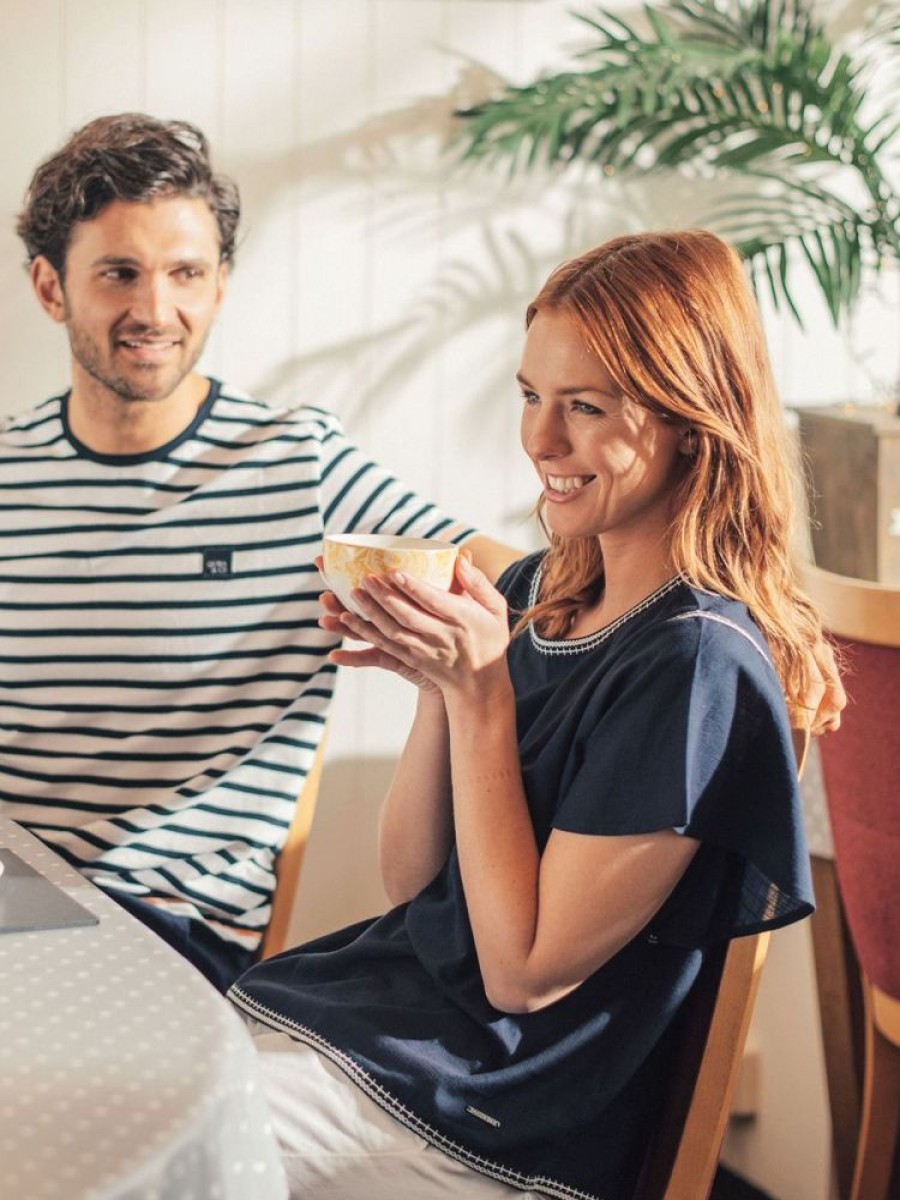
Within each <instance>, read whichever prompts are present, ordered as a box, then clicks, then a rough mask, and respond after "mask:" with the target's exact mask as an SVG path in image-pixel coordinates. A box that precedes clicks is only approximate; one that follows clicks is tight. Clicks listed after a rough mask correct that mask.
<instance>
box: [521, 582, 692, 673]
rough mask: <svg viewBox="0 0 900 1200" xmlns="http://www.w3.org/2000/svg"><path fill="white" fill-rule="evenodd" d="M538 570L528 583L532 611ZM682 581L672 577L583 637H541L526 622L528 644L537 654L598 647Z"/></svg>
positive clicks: (537, 592) (536, 590) (566, 652)
mask: <svg viewBox="0 0 900 1200" xmlns="http://www.w3.org/2000/svg"><path fill="white" fill-rule="evenodd" d="M541 574H542V572H541V568H540V567H538V569H537V570H536V571H535V573H534V578H533V579H532V581H531V589H530V591H529V595H528V607H529V608H532V607H533V606H534V605H535V604H537V599H538V595H539V594H540V589H541ZM683 582H684V580H683V579H682V577H681V576H680V575H675V576H673V577H672V578H671V579H669V580H667V581H666V582H665V583H664V584H663V585H662V586H661V587H658V588H657V589H656V591H655V592H652V593H651V594H650V595H649V596H646V597H645V598H644V599H643V600H641V601H640V602H639V603H637V604H635V605H634V607H633V608H629V610H628V611H627V612H624V613H622V615H621V616H620V617H616V619H615V621H611V622H610V624H609V625H604V626H603V628H602V629H598V630H597V631H596V633H587V634H585V635H584V637H579V638H544V637H541V635H540V634H539V633H538V631H537V630H536V629H535V627H534V621H529V623H528V632H529V634H530V635H531V644H532V645H533V646H534V648H535V649H536V650H539V651H540V652H541V654H583V653H584V651H585V650H593V649H594V647H595V646H599V645H600V644H601V643H602V642H605V641H606V639H607V638H609V637H612V635H613V634H614V633H616V632H617V630H619V629H621V628H622V626H623V625H625V624H627V622H628V621H630V620H631V619H632V617H637V616H639V615H640V614H641V613H642V612H646V611H647V609H648V608H650V607H651V606H652V605H654V604H655V603H656V602H657V600H661V599H662V597H663V596H667V595H668V594H669V592H671V591H674V589H675V588H677V587H678V586H679V584H681V583H683Z"/></svg>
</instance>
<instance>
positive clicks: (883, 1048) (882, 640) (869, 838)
mask: <svg viewBox="0 0 900 1200" xmlns="http://www.w3.org/2000/svg"><path fill="white" fill-rule="evenodd" d="M804 581H805V583H806V586H807V589H808V590H809V592H810V594H811V595H812V596H813V598H814V599H815V600H816V601H817V602H818V604H819V605H820V606H821V608H822V611H823V613H824V616H825V625H826V628H827V629H828V630H829V632H830V633H831V634H832V635H833V637H834V640H835V642H836V644H837V646H838V647H839V650H840V653H841V654H842V655H843V657H844V666H845V674H844V686H845V688H846V690H847V695H848V705H847V708H846V709H845V711H844V713H843V716H842V721H841V728H840V729H839V730H838V731H837V732H836V733H833V734H829V735H827V736H826V737H824V738H822V741H821V744H820V755H821V761H822V774H823V779H824V783H825V790H826V793H827V799H828V809H829V815H830V818H831V825H832V833H833V838H834V856H835V866H836V869H837V878H838V884H839V890H840V895H841V899H842V901H843V906H844V910H845V913H846V917H847V923H848V925H849V930H850V936H851V938H852V941H853V945H854V948H855V950H856V954H857V958H858V960H859V964H860V968H861V972H862V991H863V1002H864V1017H863V1020H864V1037H865V1061H864V1066H863V1092H862V1114H861V1119H860V1128H859V1139H858V1142H857V1150H856V1161H855V1167H854V1172H853V1181H852V1188H851V1198H852V1200H887V1198H888V1197H889V1196H890V1195H891V1194H892V1193H891V1191H890V1189H891V1187H892V1184H891V1171H892V1164H893V1159H894V1154H895V1150H896V1144H897V1133H898V1125H900V590H897V589H892V588H888V587H884V586H882V585H879V584H875V583H870V582H867V581H864V580H857V579H847V578H845V577H843V576H838V575H833V574H831V573H830V572H826V571H821V570H819V569H817V568H809V569H808V570H807V572H806V575H805V580H804ZM895 1186H896V1177H895ZM894 1194H896V1193H894Z"/></svg>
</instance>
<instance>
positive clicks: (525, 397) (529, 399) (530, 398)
mask: <svg viewBox="0 0 900 1200" xmlns="http://www.w3.org/2000/svg"><path fill="white" fill-rule="evenodd" d="M522 402H523V403H524V404H529V405H532V404H539V403H540V397H539V396H538V394H537V392H528V391H525V389H524V388H523V390H522Z"/></svg>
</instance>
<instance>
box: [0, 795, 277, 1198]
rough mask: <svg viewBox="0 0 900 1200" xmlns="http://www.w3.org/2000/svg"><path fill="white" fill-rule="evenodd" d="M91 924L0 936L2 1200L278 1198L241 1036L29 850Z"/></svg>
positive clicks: (67, 874)
mask: <svg viewBox="0 0 900 1200" xmlns="http://www.w3.org/2000/svg"><path fill="white" fill-rule="evenodd" d="M0 846H5V847H8V848H9V849H11V850H13V851H14V852H15V853H16V854H18V855H19V856H20V857H21V858H22V859H24V860H25V861H26V862H28V863H29V864H30V865H31V866H33V867H34V868H35V869H36V870H38V871H40V872H41V874H42V875H45V876H46V877H47V878H48V879H50V880H51V881H52V882H53V883H55V884H58V885H59V886H61V887H63V889H64V890H65V891H67V892H68V893H69V894H70V895H71V896H72V898H73V899H75V900H77V901H78V903H79V904H82V905H83V906H84V907H85V908H88V909H90V910H91V911H92V912H93V913H94V914H95V915H96V916H98V917H99V919H100V921H99V924H98V925H94V926H89V927H83V928H76V929H54V930H41V931H31V932H26V933H0V1197H2V1198H3V1200H284V1197H286V1196H287V1185H286V1182H285V1179H284V1173H283V1169H282V1166H281V1162H280V1159H279V1155H278V1150H277V1146H276V1143H275V1138H274V1134H273V1132H272V1128H271V1125H270V1122H269V1117H268V1112H267V1110H266V1107H265V1104H264V1101H263V1098H262V1094H261V1090H260V1088H259V1085H258V1083H257V1077H256V1059H255V1052H254V1050H253V1046H252V1043H251V1041H250V1037H249V1034H248V1033H247V1031H246V1029H245V1028H244V1026H243V1023H242V1021H241V1019H240V1017H239V1016H238V1015H237V1013H236V1011H235V1010H234V1009H232V1007H231V1006H230V1005H229V1004H228V1002H227V1001H226V1000H225V999H224V998H223V997H222V996H220V995H219V993H218V992H216V991H215V989H214V988H213V987H212V986H211V985H210V984H209V983H207V981H206V980H205V979H204V978H203V976H202V975H201V974H200V973H199V972H198V971H196V970H195V969H194V968H193V967H191V966H190V965H189V964H188V963H187V962H186V961H185V960H184V959H182V958H181V957H180V956H179V955H178V954H176V953H175V951H174V950H172V949H171V948H170V947H169V946H167V945H166V943H165V942H163V941H161V940H160V939H159V938H158V937H156V936H155V935H154V934H152V933H151V932H150V931H149V930H147V929H145V928H144V926H143V925H141V924H140V923H139V922H138V921H136V920H135V919H134V918H133V917H132V916H130V915H129V914H128V913H126V912H125V911H124V910H123V909H121V908H120V907H119V906H118V905H117V904H116V903H115V902H114V901H113V900H111V899H110V898H109V897H108V896H106V895H104V893H103V892H102V891H101V890H100V889H99V888H96V887H94V886H93V885H92V884H91V883H89V882H88V881H87V880H85V879H83V878H82V877H81V876H80V875H79V874H78V873H77V872H76V871H75V870H73V869H72V868H71V867H69V866H67V865H66V863H64V862H63V860H62V859H60V858H59V857H57V856H56V855H55V854H53V853H52V852H51V851H50V850H49V849H47V848H46V847H45V846H44V845H43V844H42V843H41V842H39V841H38V840H37V839H36V838H34V837H32V836H31V835H30V834H28V833H27V832H26V831H25V830H24V829H22V828H21V827H20V826H18V825H15V824H14V823H13V822H11V821H8V820H5V819H3V818H0Z"/></svg>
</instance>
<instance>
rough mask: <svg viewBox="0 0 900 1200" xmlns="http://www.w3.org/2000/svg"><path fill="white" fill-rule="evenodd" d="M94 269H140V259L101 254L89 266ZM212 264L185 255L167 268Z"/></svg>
mask: <svg viewBox="0 0 900 1200" xmlns="http://www.w3.org/2000/svg"><path fill="white" fill-rule="evenodd" d="M91 265H92V266H94V267H140V265H141V262H140V259H137V258H132V257H131V256H130V255H127V254H101V255H100V257H99V258H95V259H94V261H93V263H92V264H91ZM211 265H212V264H211V263H210V260H209V259H208V258H205V257H204V256H203V255H202V254H185V255H183V256H182V257H180V258H179V257H177V256H176V257H175V258H173V259H172V260H171V262H170V263H169V266H179V267H209V266H211Z"/></svg>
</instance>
